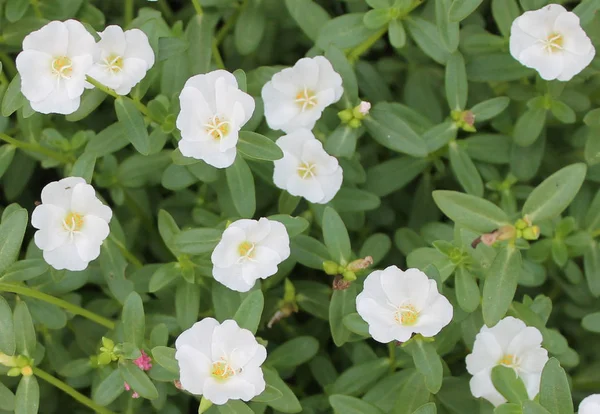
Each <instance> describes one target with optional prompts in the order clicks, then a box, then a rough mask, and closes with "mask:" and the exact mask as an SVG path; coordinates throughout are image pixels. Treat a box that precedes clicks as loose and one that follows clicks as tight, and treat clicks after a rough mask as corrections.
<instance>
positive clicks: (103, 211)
mask: <svg viewBox="0 0 600 414" xmlns="http://www.w3.org/2000/svg"><path fill="white" fill-rule="evenodd" d="M71 197H72V198H71V210H72V211H74V212H77V213H79V214H83V215H88V214H91V215H94V216H96V217H99V218H100V219H102V220H104V221H105V222H109V221H110V219H111V218H112V210H111V209H110V207H108V206H105V205H104V204H102V202H101V201H100V200H98V198H97V197H96V190H94V187H92V186H91V185H89V184H86V183H85V181H84V182H83V183H79V184H76V185H75V186H74V187H73V192H72V195H71Z"/></svg>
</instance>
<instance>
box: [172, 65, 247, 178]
mask: <svg viewBox="0 0 600 414" xmlns="http://www.w3.org/2000/svg"><path fill="white" fill-rule="evenodd" d="M179 101H180V104H181V112H179V116H178V117H177V128H179V130H180V131H181V140H180V141H179V150H180V151H181V153H182V154H183V155H184V156H186V157H192V158H196V159H199V160H203V161H205V162H206V163H207V164H210V165H212V166H213V167H217V168H226V167H229V166H230V165H231V164H233V161H234V160H235V156H236V145H237V142H238V132H239V130H240V128H241V127H242V126H244V124H245V123H246V122H248V120H249V119H250V117H251V116H252V113H253V112H254V99H253V98H252V97H251V96H250V95H248V94H247V93H245V92H243V91H241V90H240V89H238V84H237V81H236V79H235V76H233V75H232V74H231V73H229V72H227V71H225V70H215V71H213V72H210V73H207V74H204V75H196V76H192V77H191V78H190V79H188V80H187V82H186V83H185V86H184V87H183V90H182V91H181V95H179Z"/></svg>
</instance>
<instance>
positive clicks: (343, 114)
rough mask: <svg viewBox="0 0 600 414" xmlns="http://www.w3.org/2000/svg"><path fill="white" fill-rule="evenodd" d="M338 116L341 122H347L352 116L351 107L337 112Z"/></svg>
mask: <svg viewBox="0 0 600 414" xmlns="http://www.w3.org/2000/svg"><path fill="white" fill-rule="evenodd" d="M338 117H339V118H340V121H342V123H344V124H347V123H348V122H350V121H351V120H352V118H354V116H353V114H352V110H351V109H344V110H343V111H340V112H338Z"/></svg>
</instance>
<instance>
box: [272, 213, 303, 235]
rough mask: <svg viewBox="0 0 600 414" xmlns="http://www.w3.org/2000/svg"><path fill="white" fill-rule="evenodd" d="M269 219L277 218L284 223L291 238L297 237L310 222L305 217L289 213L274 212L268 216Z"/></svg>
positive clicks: (276, 219)
mask: <svg viewBox="0 0 600 414" xmlns="http://www.w3.org/2000/svg"><path fill="white" fill-rule="evenodd" d="M267 218H268V219H269V220H275V221H278V222H280V223H282V224H283V225H284V226H285V228H286V230H287V232H288V235H289V236H290V238H292V237H296V236H297V235H299V234H301V233H303V232H304V230H306V229H307V228H308V226H309V225H310V223H309V222H308V220H306V219H305V218H303V217H292V216H289V215H287V214H274V215H272V216H269V217H267Z"/></svg>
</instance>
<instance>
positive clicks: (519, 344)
mask: <svg viewBox="0 0 600 414" xmlns="http://www.w3.org/2000/svg"><path fill="white" fill-rule="evenodd" d="M542 341H543V337H542V333H541V332H540V331H539V330H538V329H537V328H534V327H531V326H528V327H526V328H524V329H522V330H521V331H519V333H518V334H516V335H515V336H514V337H513V338H512V340H511V341H510V343H509V344H508V347H507V348H506V353H508V354H511V355H523V354H525V353H527V352H529V351H530V350H533V349H536V348H539V347H540V346H542Z"/></svg>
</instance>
